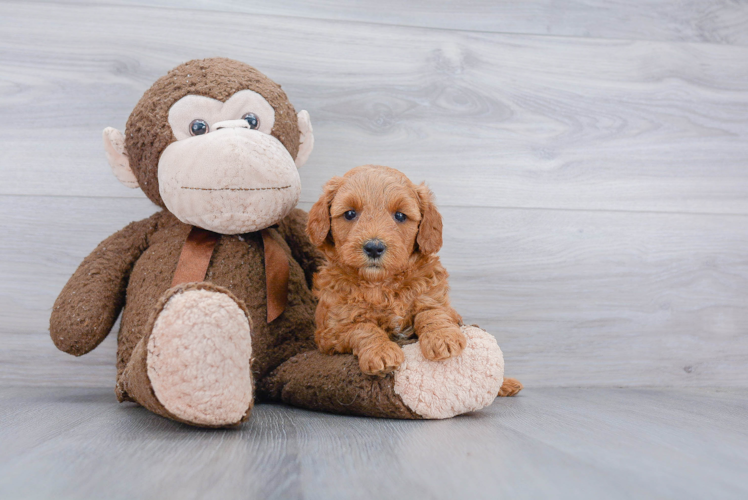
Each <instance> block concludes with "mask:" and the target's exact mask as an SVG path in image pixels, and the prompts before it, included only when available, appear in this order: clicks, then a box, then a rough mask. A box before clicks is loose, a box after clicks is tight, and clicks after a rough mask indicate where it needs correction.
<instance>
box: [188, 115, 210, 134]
mask: <svg viewBox="0 0 748 500" xmlns="http://www.w3.org/2000/svg"><path fill="white" fill-rule="evenodd" d="M206 132H208V122H206V121H205V120H202V119H200V118H197V119H196V120H192V121H191V122H190V135H203V134H205V133H206Z"/></svg>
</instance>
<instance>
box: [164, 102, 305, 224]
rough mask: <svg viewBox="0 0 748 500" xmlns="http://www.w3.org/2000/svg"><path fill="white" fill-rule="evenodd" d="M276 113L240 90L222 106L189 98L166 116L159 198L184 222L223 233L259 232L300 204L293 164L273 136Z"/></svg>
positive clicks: (297, 177) (266, 103) (298, 187)
mask: <svg viewBox="0 0 748 500" xmlns="http://www.w3.org/2000/svg"><path fill="white" fill-rule="evenodd" d="M274 123H275V110H274V109H273V107H272V106H271V105H270V104H269V103H268V102H267V101H266V100H265V99H264V98H263V97H262V96H261V95H260V94H258V93H256V92H253V91H252V90H242V91H240V92H237V93H236V94H234V95H233V96H232V97H231V98H230V99H228V100H227V101H226V102H221V101H218V100H216V99H211V98H209V97H203V96H196V95H188V96H185V97H183V98H182V99H180V100H179V101H177V102H176V103H174V105H172V107H171V109H170V110H169V125H170V126H171V129H172V132H173V134H174V137H175V138H176V139H177V140H176V141H175V142H172V143H171V144H170V145H169V146H168V147H167V148H166V149H165V150H164V151H163V153H161V157H160V159H159V163H158V183H159V192H160V194H161V198H162V199H163V201H164V203H165V205H166V207H167V208H168V209H169V211H171V212H172V213H173V214H174V215H176V216H177V218H179V219H180V220H181V221H182V222H185V223H187V224H192V225H195V226H199V227H202V228H204V229H209V230H211V231H215V232H218V233H222V234H238V233H246V232H251V231H257V230H259V229H264V228H266V227H268V226H270V225H272V224H275V223H277V222H279V221H280V220H281V219H283V217H285V216H286V215H287V214H288V213H289V212H290V211H291V209H293V207H295V206H296V203H297V202H298V200H299V195H300V193H301V181H300V179H299V174H298V171H297V167H296V164H295V163H294V159H293V158H292V157H291V155H290V154H289V152H288V151H287V150H286V148H285V147H284V146H283V144H282V143H281V142H280V141H279V140H278V139H276V138H275V137H273V136H272V135H270V132H271V130H272V129H273V124H274Z"/></svg>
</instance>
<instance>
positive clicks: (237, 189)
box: [182, 184, 291, 191]
mask: <svg viewBox="0 0 748 500" xmlns="http://www.w3.org/2000/svg"><path fill="white" fill-rule="evenodd" d="M290 187H291V185H290V184H289V185H288V186H280V187H261V188H200V187H190V186H182V189H189V190H192V191H281V190H283V189H288V188H290Z"/></svg>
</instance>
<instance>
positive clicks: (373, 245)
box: [364, 240, 387, 259]
mask: <svg viewBox="0 0 748 500" xmlns="http://www.w3.org/2000/svg"><path fill="white" fill-rule="evenodd" d="M385 250H387V245H385V244H384V242H383V241H382V240H369V241H367V242H366V243H364V253H365V254H366V255H367V256H368V257H370V258H372V259H378V258H379V257H381V256H382V254H383V253H384V251H385Z"/></svg>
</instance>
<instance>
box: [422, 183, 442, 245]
mask: <svg viewBox="0 0 748 500" xmlns="http://www.w3.org/2000/svg"><path fill="white" fill-rule="evenodd" d="M416 192H417V193H418V198H419V200H420V202H421V214H422V215H423V217H422V218H421V224H420V225H419V226H418V236H416V243H418V248H419V250H420V251H421V252H423V253H424V254H426V255H433V254H435V253H436V252H438V251H439V249H440V248H441V247H442V216H441V214H440V213H439V211H438V210H437V209H436V205H435V204H434V194H433V193H432V192H431V190H430V189H429V188H428V187H426V184H420V185H419V186H417V187H416Z"/></svg>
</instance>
